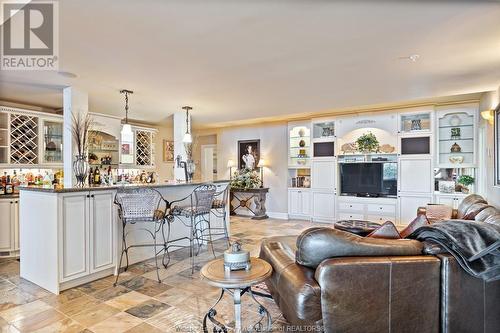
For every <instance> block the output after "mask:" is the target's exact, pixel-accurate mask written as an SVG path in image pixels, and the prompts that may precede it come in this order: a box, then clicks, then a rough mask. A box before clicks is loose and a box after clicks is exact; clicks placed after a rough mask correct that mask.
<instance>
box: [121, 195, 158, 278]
mask: <svg viewBox="0 0 500 333" xmlns="http://www.w3.org/2000/svg"><path fill="white" fill-rule="evenodd" d="M115 204H116V205H118V216H119V217H120V220H121V222H122V226H123V229H122V252H121V255H120V262H119V263H118V269H117V271H118V272H117V274H116V280H115V283H114V284H113V285H114V286H116V284H117V283H118V278H119V277H120V270H121V265H122V260H123V254H125V257H126V260H127V265H126V266H125V269H124V270H125V271H127V269H128V265H129V259H128V251H129V249H131V248H133V247H146V246H153V247H154V254H155V264H156V276H157V278H158V282H159V283H161V280H160V274H159V267H158V258H157V256H158V254H159V253H161V252H162V251H164V250H166V249H165V244H166V239H165V233H164V225H165V223H166V221H167V219H168V216H166V214H165V212H166V209H167V206H168V202H167V201H165V200H164V199H163V196H162V195H161V194H160V192H158V191H157V190H155V189H151V188H136V189H125V188H123V189H119V190H118V191H117V193H116V196H115ZM136 223H145V224H151V225H154V228H151V229H148V228H146V227H144V228H138V229H139V230H143V231H145V232H147V233H148V234H150V235H151V237H152V238H153V244H134V245H127V234H128V231H127V229H128V228H127V225H130V224H136ZM159 232H161V234H162V237H163V242H160V243H159V244H158V242H157V235H158V233H159ZM158 247H160V248H161V249H160V250H158ZM164 255H165V254H164Z"/></svg>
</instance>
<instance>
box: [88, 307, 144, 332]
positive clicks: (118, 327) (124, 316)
mask: <svg viewBox="0 0 500 333" xmlns="http://www.w3.org/2000/svg"><path fill="white" fill-rule="evenodd" d="M141 323H142V320H141V319H139V318H137V317H135V316H132V315H130V314H128V313H126V312H120V313H117V314H116V315H114V316H112V317H109V318H108V319H106V320H104V321H101V322H100V323H98V324H96V325H93V326H90V327H89V330H91V331H92V332H94V333H109V332H113V333H122V332H125V331H127V330H129V329H131V328H133V327H135V326H137V325H139V324H141Z"/></svg>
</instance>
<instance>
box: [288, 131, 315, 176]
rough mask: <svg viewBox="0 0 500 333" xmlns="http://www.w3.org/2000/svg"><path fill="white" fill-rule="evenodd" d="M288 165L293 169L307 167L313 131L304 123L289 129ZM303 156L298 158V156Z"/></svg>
mask: <svg viewBox="0 0 500 333" xmlns="http://www.w3.org/2000/svg"><path fill="white" fill-rule="evenodd" d="M288 139H289V140H288V156H289V159H288V165H289V167H292V168H297V167H307V165H308V164H309V158H310V156H309V155H310V150H311V130H310V128H309V124H307V123H304V125H302V124H298V125H296V126H289V128H288ZM299 154H300V155H302V156H300V157H299V156H297V155H299Z"/></svg>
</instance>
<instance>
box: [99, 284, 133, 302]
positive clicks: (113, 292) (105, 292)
mask: <svg viewBox="0 0 500 333" xmlns="http://www.w3.org/2000/svg"><path fill="white" fill-rule="evenodd" d="M129 291H130V290H129V289H127V288H125V287H123V286H116V287H113V286H112V285H111V286H110V287H107V288H105V289H101V290H98V291H96V292H94V293H92V294H90V295H91V296H92V297H94V298H97V299H99V300H101V301H108V300H110V299H112V298H115V297H118V296H121V295H124V294H126V293H128V292H129Z"/></svg>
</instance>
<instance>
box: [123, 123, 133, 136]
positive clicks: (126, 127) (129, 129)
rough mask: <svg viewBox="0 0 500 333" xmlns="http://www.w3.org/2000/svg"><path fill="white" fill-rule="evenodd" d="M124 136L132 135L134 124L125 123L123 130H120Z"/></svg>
mask: <svg viewBox="0 0 500 333" xmlns="http://www.w3.org/2000/svg"><path fill="white" fill-rule="evenodd" d="M120 134H121V135H122V136H131V135H133V134H134V133H133V132H132V126H130V124H123V126H122V130H121V132H120Z"/></svg>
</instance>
